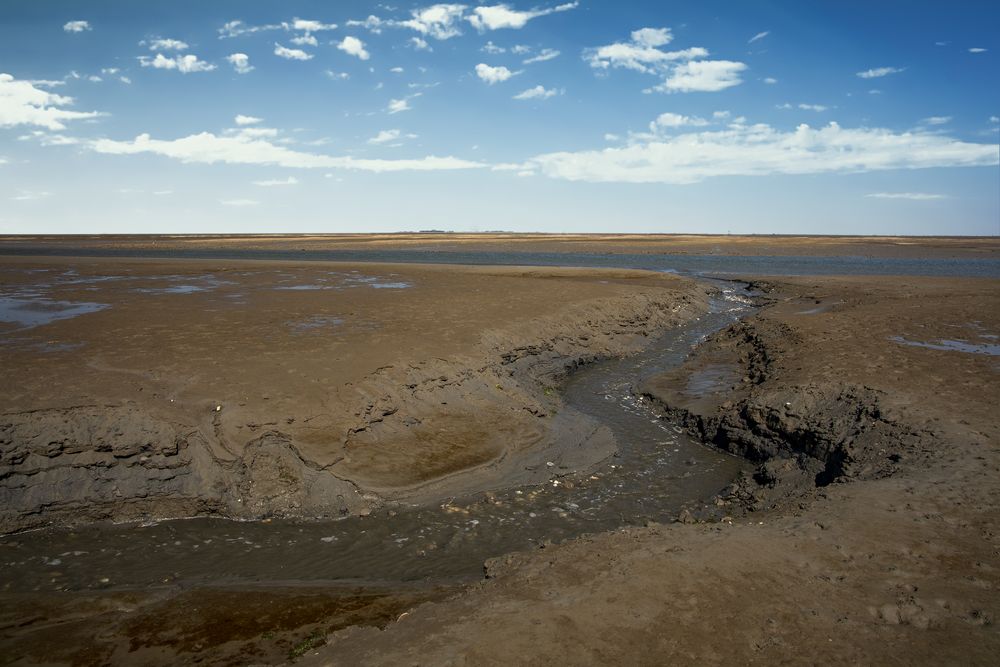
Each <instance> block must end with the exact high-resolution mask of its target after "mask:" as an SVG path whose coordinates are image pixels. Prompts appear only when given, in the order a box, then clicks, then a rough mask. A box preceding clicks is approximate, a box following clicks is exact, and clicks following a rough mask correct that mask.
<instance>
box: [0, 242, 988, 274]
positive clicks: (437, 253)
mask: <svg viewBox="0 0 1000 667" xmlns="http://www.w3.org/2000/svg"><path fill="white" fill-rule="evenodd" d="M0 253H2V254H6V255H19V256H32V255H34V256H54V257H68V256H77V257H158V258H192V259H194V258H203V259H272V260H294V261H310V260H320V261H344V262H403V263H423V264H426V263H433V264H479V265H482V264H486V265H506V266H577V267H603V268H629V269H650V270H653V271H669V272H672V273H682V274H686V275H697V276H704V275H715V276H735V275H741V276H751V275H772V276H779V275H784V276H807V275H902V276H964V277H980V278H1000V260H996V259H977V258H962V259H948V258H935V259H929V258H921V259H915V258H898V257H896V258H885V257H861V256H847V255H842V256H827V257H816V256H756V257H754V256H742V255H671V254H629V253H603V254H602V253H574V252H566V253H555V252H552V253H545V252H493V251H466V250H431V249H421V248H412V249H409V250H300V251H282V250H247V249H241V250H220V249H203V250H158V249H155V248H141V249H134V248H123V249H114V248H57V247H52V246H46V245H42V244H38V245H17V246H7V247H2V248H0Z"/></svg>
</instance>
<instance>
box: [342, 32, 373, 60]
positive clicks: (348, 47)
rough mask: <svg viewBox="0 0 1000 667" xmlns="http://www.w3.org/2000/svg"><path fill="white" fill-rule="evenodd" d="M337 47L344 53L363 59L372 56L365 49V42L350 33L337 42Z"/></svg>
mask: <svg viewBox="0 0 1000 667" xmlns="http://www.w3.org/2000/svg"><path fill="white" fill-rule="evenodd" d="M337 48H338V49H340V50H341V51H343V52H344V53H347V54H349V55H352V56H355V57H357V58H360V59H361V60H368V58H370V57H371V55H370V54H369V53H368V52H367V51H365V43H364V42H362V41H361V40H360V39H358V38H357V37H351V36H350V35H348V36H347V37H344V39H343V40H342V41H341V42H340V43H339V44H337Z"/></svg>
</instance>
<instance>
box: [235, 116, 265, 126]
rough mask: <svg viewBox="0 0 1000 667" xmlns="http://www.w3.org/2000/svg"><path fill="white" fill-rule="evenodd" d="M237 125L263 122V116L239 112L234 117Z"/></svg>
mask: <svg viewBox="0 0 1000 667" xmlns="http://www.w3.org/2000/svg"><path fill="white" fill-rule="evenodd" d="M234 120H235V121H236V124H237V125H256V124H257V123H263V122H264V119H263V118H257V117H256V116H244V115H243V114H238V115H237V116H236V118H235V119H234Z"/></svg>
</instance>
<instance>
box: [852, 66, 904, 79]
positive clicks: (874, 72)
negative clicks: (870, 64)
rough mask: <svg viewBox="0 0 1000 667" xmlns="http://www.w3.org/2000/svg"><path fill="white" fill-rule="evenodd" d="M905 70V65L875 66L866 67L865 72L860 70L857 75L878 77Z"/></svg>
mask: <svg viewBox="0 0 1000 667" xmlns="http://www.w3.org/2000/svg"><path fill="white" fill-rule="evenodd" d="M905 71H906V68H905V67H875V68H873V69H866V70H865V71H864V72H858V74H857V75H858V76H859V77H861V78H862V79H878V78H881V77H883V76H889V75H890V74H899V73H900V72H905Z"/></svg>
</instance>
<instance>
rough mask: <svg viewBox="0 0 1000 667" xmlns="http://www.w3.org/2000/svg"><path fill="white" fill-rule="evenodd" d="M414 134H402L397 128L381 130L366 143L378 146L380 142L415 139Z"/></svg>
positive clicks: (387, 142)
mask: <svg viewBox="0 0 1000 667" xmlns="http://www.w3.org/2000/svg"><path fill="white" fill-rule="evenodd" d="M416 138H417V135H415V134H403V133H402V132H401V131H399V130H381V131H380V132H379V133H378V134H376V135H375V136H374V137H372V138H371V139H369V140H368V143H370V144H372V145H375V146H378V145H380V144H389V143H392V142H399V141H401V140H403V139H416Z"/></svg>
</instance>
